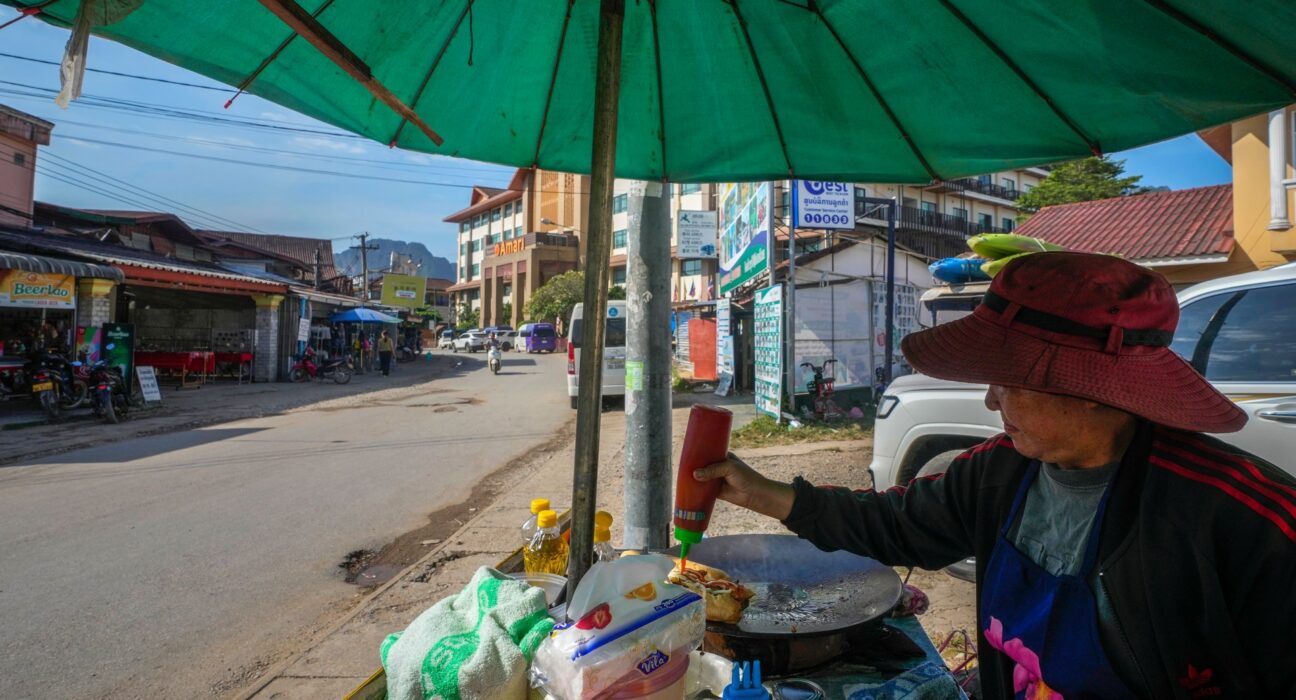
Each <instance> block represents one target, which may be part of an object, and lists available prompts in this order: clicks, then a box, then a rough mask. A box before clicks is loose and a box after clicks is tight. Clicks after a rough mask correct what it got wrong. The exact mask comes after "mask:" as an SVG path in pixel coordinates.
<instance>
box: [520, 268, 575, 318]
mask: <svg viewBox="0 0 1296 700" xmlns="http://www.w3.org/2000/svg"><path fill="white" fill-rule="evenodd" d="M584 298H585V274H584V273H582V272H580V271H577V270H572V271H571V272H564V273H562V274H561V275H557V276H555V277H552V278H550V279H549V281H548V282H545V283H544V286H542V287H540V288H539V289H537V290H535V293H534V294H532V295H531V298H530V299H529V300H527V303H526V307H525V308H524V309H523V311H524V313H523V315H524V316H526V318H527V321H530V322H532V323H537V322H546V323H553V322H554V319H558V318H561V319H562V320H563V323H566V322H567V320H568V319H570V318H571V312H572V309H573V308H574V307H575V306H576V305H577V304H579V303H580V302H581V301H582V300H583V299H584Z"/></svg>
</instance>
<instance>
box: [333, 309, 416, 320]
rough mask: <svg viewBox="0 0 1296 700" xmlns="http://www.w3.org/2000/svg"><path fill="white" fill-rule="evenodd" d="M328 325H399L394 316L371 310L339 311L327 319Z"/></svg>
mask: <svg viewBox="0 0 1296 700" xmlns="http://www.w3.org/2000/svg"><path fill="white" fill-rule="evenodd" d="M329 322H330V323H400V319H399V318H396V317H395V316H388V315H387V314H385V313H382V312H381V311H374V310H373V309H348V310H346V311H339V312H337V313H335V314H333V315H332V316H331V317H329Z"/></svg>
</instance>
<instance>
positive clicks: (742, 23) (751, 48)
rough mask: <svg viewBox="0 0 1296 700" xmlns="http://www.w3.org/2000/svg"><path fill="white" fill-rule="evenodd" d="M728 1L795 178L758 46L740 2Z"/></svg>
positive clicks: (735, 0)
mask: <svg viewBox="0 0 1296 700" xmlns="http://www.w3.org/2000/svg"><path fill="white" fill-rule="evenodd" d="M726 1H727V2H728V3H729V6H730V7H732V8H733V13H734V17H736V18H737V19H738V27H739V28H740V29H742V34H743V40H745V41H746V42H747V51H748V52H749V53H750V54H751V59H752V65H753V67H755V69H756V77H757V78H758V79H760V85H761V91H762V92H764V93H765V103H766V104H767V105H769V112H770V119H772V120H773V121H774V132H775V133H776V134H778V140H779V148H781V149H783V162H784V163H787V169H788V176H789V177H791V176H795V175H796V171H795V170H794V169H793V168H792V159H791V158H790V157H789V156H788V148H787V139H785V138H783V125H782V124H780V123H779V118H778V112H777V111H775V109H774V96H773V95H771V94H770V90H769V83H767V82H765V71H764V70H762V69H761V63H760V58H759V57H758V56H757V55H756V45H755V44H753V43H752V40H751V34H750V33H748V31H747V20H745V19H743V16H742V12H740V11H739V10H738V0H726Z"/></svg>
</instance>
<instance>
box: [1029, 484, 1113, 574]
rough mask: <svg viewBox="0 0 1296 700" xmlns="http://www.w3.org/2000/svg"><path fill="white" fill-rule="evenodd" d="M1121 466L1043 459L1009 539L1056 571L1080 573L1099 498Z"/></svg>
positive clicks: (1035, 559) (1030, 555)
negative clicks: (1062, 464)
mask: <svg viewBox="0 0 1296 700" xmlns="http://www.w3.org/2000/svg"><path fill="white" fill-rule="evenodd" d="M1117 466H1119V462H1113V463H1111V464H1108V465H1105V466H1102V467H1096V468H1093V469H1061V468H1059V467H1058V466H1057V465H1055V464H1044V465H1042V466H1041V467H1040V471H1039V476H1038V478H1036V479H1035V483H1033V484H1031V486H1030V490H1029V491H1028V492H1027V493H1026V502H1025V503H1024V504H1023V505H1022V509H1021V514H1020V515H1019V516H1018V519H1017V522H1016V523H1015V524H1014V525H1013V527H1012V529H1011V530H1010V531H1009V537H1008V539H1009V541H1010V542H1012V543H1013V545H1015V546H1016V547H1017V549H1018V550H1019V551H1020V552H1021V553H1022V554H1025V555H1026V556H1028V557H1030V559H1031V561H1033V562H1035V563H1036V564H1038V565H1040V566H1041V567H1043V568H1044V570H1045V571H1047V572H1049V573H1050V574H1053V575H1054V576H1062V575H1074V574H1076V573H1078V572H1079V571H1080V567H1081V566H1082V565H1083V564H1084V555H1085V543H1086V541H1087V540H1088V539H1089V532H1090V530H1092V529H1093V521H1094V516H1096V515H1097V514H1098V501H1100V500H1101V499H1102V495H1103V491H1104V490H1105V489H1106V488H1107V482H1109V481H1111V478H1112V474H1114V473H1115V472H1116V467H1117Z"/></svg>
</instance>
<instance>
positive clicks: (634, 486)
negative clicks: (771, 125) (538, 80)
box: [625, 182, 672, 549]
mask: <svg viewBox="0 0 1296 700" xmlns="http://www.w3.org/2000/svg"><path fill="white" fill-rule="evenodd" d="M629 200H630V201H629V231H628V234H629V240H628V241H627V250H626V282H627V288H626V300H627V301H626V308H627V311H626V395H625V413H626V441H625V445H626V448H625V460H626V475H625V546H626V547H627V548H630V549H665V548H666V547H669V546H670V539H669V537H670V536H669V532H670V530H669V526H670V523H671V471H672V470H671V354H670V278H671V252H670V250H671V246H670V242H671V241H670V239H671V191H670V185H669V183H666V184H663V183H660V182H634V183H632V184H631V185H630V198H629Z"/></svg>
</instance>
